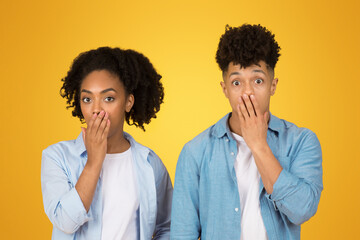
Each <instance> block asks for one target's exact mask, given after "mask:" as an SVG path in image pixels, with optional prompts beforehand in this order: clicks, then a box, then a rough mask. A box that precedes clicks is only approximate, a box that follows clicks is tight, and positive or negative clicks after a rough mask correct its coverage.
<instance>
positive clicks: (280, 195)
mask: <svg viewBox="0 0 360 240" xmlns="http://www.w3.org/2000/svg"><path fill="white" fill-rule="evenodd" d="M298 181H299V179H298V178H297V177H295V176H293V175H292V174H291V173H289V172H288V171H286V170H285V169H283V170H282V171H281V172H280V175H279V177H278V179H277V180H276V182H275V184H274V186H273V192H272V194H267V193H265V196H266V197H267V198H268V199H269V200H271V201H272V202H273V204H274V207H275V210H278V208H277V205H276V202H277V201H280V200H282V199H284V198H285V197H286V196H287V195H288V194H291V193H292V192H293V191H294V190H295V189H296V186H297V184H298Z"/></svg>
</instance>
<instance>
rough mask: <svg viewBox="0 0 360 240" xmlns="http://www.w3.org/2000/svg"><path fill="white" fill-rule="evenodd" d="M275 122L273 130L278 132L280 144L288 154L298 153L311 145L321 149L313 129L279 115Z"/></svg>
mask: <svg viewBox="0 0 360 240" xmlns="http://www.w3.org/2000/svg"><path fill="white" fill-rule="evenodd" d="M275 122H276V124H274V125H273V126H275V127H273V130H274V129H275V131H277V132H278V137H279V141H280V144H281V145H282V146H283V147H282V148H283V151H285V152H286V153H287V154H289V155H297V154H298V153H299V151H302V150H303V149H304V148H309V147H312V148H318V150H320V142H319V139H318V137H317V136H316V134H315V133H314V132H313V131H312V130H310V129H308V128H305V127H299V126H297V125H296V124H294V123H292V122H289V121H287V120H284V119H280V118H277V117H276V121H275ZM283 154H285V153H283Z"/></svg>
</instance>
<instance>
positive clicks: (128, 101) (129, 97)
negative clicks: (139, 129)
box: [125, 94, 135, 112]
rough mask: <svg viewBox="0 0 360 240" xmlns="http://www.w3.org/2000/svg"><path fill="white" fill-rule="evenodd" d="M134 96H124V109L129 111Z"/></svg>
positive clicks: (132, 104)
mask: <svg viewBox="0 0 360 240" xmlns="http://www.w3.org/2000/svg"><path fill="white" fill-rule="evenodd" d="M134 102H135V98H134V95H132V94H129V96H128V97H127V98H126V103H125V111H126V112H130V110H131V108H132V107H133V106H134Z"/></svg>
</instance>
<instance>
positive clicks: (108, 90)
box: [81, 88, 117, 94]
mask: <svg viewBox="0 0 360 240" xmlns="http://www.w3.org/2000/svg"><path fill="white" fill-rule="evenodd" d="M110 91H114V92H117V91H116V90H115V89H114V88H107V89H105V90H102V91H101V92H100V93H107V92H110ZM81 92H85V93H90V94H92V92H91V91H89V90H87V89H81Z"/></svg>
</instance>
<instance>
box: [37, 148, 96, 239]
mask: <svg viewBox="0 0 360 240" xmlns="http://www.w3.org/2000/svg"><path fill="white" fill-rule="evenodd" d="M59 158H61V155H59V154H56V151H52V150H51V149H50V150H49V149H46V150H44V151H43V155H42V166H41V187H42V194H43V202H44V208H45V213H46V214H47V216H48V217H49V219H50V221H51V222H52V224H53V225H54V226H55V227H56V228H58V229H59V230H61V231H63V232H65V233H67V234H71V233H74V232H75V231H76V230H77V229H78V228H79V227H80V226H81V225H83V224H84V223H85V222H87V221H88V220H89V219H90V216H89V215H88V214H87V213H86V210H85V208H84V205H83V203H82V201H81V199H80V196H79V194H78V192H77V191H76V189H75V187H74V186H73V184H72V183H71V180H70V179H69V176H68V175H67V171H66V167H64V165H63V164H61V163H60V162H59Z"/></svg>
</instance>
